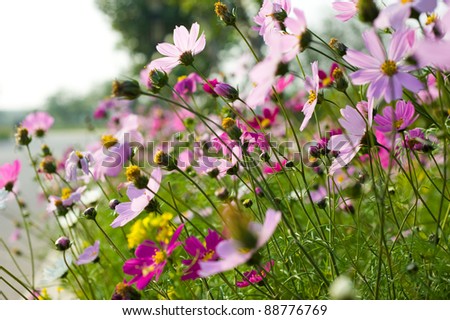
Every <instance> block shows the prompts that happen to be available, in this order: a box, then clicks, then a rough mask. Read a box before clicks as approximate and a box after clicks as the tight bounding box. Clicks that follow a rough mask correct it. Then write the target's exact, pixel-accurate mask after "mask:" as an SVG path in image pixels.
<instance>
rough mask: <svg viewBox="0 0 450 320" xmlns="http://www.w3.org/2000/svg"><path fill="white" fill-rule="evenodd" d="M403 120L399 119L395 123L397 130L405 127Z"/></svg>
mask: <svg viewBox="0 0 450 320" xmlns="http://www.w3.org/2000/svg"><path fill="white" fill-rule="evenodd" d="M403 122H404V120H403V118H400V119H398V120H397V121H394V126H395V128H396V129H400V127H401V126H402V125H403Z"/></svg>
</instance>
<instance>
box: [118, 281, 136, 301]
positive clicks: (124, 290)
mask: <svg viewBox="0 0 450 320" xmlns="http://www.w3.org/2000/svg"><path fill="white" fill-rule="evenodd" d="M111 300H141V294H140V293H139V292H138V291H137V290H136V289H135V288H134V287H133V286H131V285H129V284H127V283H125V282H120V283H119V284H117V285H116V288H115V289H114V293H113V295H112V297H111Z"/></svg>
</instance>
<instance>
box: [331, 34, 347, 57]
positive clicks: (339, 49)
mask: <svg viewBox="0 0 450 320" xmlns="http://www.w3.org/2000/svg"><path fill="white" fill-rule="evenodd" d="M328 44H329V46H330V47H331V48H332V49H333V50H334V51H336V53H337V54H338V55H340V56H341V57H343V56H345V55H346V54H347V46H346V45H345V44H343V43H342V42H339V40H338V39H336V38H331V39H330V42H329V43H328Z"/></svg>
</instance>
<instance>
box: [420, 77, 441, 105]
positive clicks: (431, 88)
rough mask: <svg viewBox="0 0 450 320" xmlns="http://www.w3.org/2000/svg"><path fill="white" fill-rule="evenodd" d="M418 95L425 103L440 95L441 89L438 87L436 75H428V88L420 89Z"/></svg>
mask: <svg viewBox="0 0 450 320" xmlns="http://www.w3.org/2000/svg"><path fill="white" fill-rule="evenodd" d="M417 96H418V97H419V98H420V99H421V100H422V101H423V102H424V103H431V102H433V101H435V100H436V99H437V98H438V97H439V89H438V87H437V83H436V77H435V76H434V75H433V74H432V73H430V74H429V75H428V76H427V89H426V90H421V91H419V92H418V93H417Z"/></svg>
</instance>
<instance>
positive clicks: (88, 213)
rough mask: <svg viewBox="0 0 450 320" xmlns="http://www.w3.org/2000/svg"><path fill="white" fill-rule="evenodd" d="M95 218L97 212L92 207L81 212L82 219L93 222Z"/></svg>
mask: <svg viewBox="0 0 450 320" xmlns="http://www.w3.org/2000/svg"><path fill="white" fill-rule="evenodd" d="M96 216H97V210H95V208H94V207H89V208H87V209H86V210H84V211H83V217H85V218H86V219H88V220H95V218H96Z"/></svg>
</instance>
